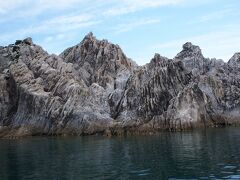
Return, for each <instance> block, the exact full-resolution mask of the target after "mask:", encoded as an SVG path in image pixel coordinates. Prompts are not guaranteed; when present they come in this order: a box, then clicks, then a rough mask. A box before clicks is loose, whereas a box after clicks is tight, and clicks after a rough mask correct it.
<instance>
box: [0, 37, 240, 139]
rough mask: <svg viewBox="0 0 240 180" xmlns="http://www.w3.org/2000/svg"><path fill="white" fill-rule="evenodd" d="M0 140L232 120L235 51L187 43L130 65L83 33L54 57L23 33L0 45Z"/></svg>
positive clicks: (237, 93) (236, 119)
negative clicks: (216, 55) (218, 54)
mask: <svg viewBox="0 0 240 180" xmlns="http://www.w3.org/2000/svg"><path fill="white" fill-rule="evenodd" d="M0 92H1V93H0V137H12V136H26V135H86V134H97V133H100V134H106V135H116V134H126V133H148V132H156V131H160V130H169V131H177V130H186V129H192V128H196V127H215V126H225V125H236V124H239V123H240V111H239V108H240V53H236V54H235V55H234V56H233V57H232V58H231V59H230V60H229V62H227V63H225V62H223V61H222V60H216V59H208V58H205V57H204V56H203V55H202V52H201V49H200V48H199V47H198V46H195V45H192V44H191V43H190V42H188V43H186V44H184V45H183V50H182V51H181V52H180V53H178V54H177V55H176V57H175V58H174V59H168V58H166V57H162V56H161V55H159V54H155V56H154V57H153V59H152V60H151V61H150V63H148V64H146V65H144V66H138V65H137V64H136V63H135V62H134V61H132V60H131V59H129V58H127V56H126V55H125V54H124V53H123V52H122V50H121V48H120V47H119V46H118V45H114V44H112V43H110V42H108V41H107V40H101V41H100V40H97V39H96V38H95V37H94V36H93V34H92V33H89V34H88V35H86V36H85V38H84V39H83V40H82V42H80V43H79V44H77V45H76V46H73V47H70V48H68V49H66V50H65V51H63V52H62V53H61V54H60V55H59V56H57V55H50V54H48V53H47V52H46V51H44V50H43V49H42V48H41V47H40V46H38V45H36V44H34V43H33V42H32V39H31V38H27V39H24V40H17V41H16V42H15V44H10V45H9V46H6V47H0Z"/></svg>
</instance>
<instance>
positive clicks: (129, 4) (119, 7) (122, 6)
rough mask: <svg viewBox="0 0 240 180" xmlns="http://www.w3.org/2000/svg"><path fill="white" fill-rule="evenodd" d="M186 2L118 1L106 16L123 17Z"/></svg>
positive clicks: (168, 0)
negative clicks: (148, 9) (123, 15)
mask: <svg viewBox="0 0 240 180" xmlns="http://www.w3.org/2000/svg"><path fill="white" fill-rule="evenodd" d="M184 1H185V0H122V1H117V3H116V4H115V6H114V7H113V8H110V9H108V10H107V11H105V12H104V14H105V15H111V16H113V15H122V14H128V13H133V12H136V11H139V10H143V9H147V8H156V7H160V6H164V5H175V4H179V3H182V2H184Z"/></svg>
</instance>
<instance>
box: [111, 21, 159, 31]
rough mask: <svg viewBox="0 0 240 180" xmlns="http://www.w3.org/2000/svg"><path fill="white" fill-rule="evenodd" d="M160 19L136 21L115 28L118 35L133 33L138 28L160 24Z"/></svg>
mask: <svg viewBox="0 0 240 180" xmlns="http://www.w3.org/2000/svg"><path fill="white" fill-rule="evenodd" d="M159 22H160V20H159V19H146V18H145V19H135V20H134V21H129V22H126V23H123V24H119V25H117V26H116V27H115V28H114V31H115V33H116V34H119V33H123V32H128V31H131V30H133V29H135V28H137V27H140V26H145V25H149V24H157V23H159Z"/></svg>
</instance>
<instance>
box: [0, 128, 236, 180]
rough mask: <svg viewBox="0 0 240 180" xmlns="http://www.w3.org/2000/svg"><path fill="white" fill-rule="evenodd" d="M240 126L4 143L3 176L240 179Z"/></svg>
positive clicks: (1, 145) (0, 169)
mask: <svg viewBox="0 0 240 180" xmlns="http://www.w3.org/2000/svg"><path fill="white" fill-rule="evenodd" d="M239 176H240V129H239V128H228V129H210V130H207V131H195V132H186V133H161V134H159V135H154V136H137V137H135V136H131V137H113V138H106V137H68V138H46V137H43V138H28V139H20V140H1V141H0V179H89V178H91V179H181V178H182V179H194V178H197V179H214V178H225V179H240V178H239Z"/></svg>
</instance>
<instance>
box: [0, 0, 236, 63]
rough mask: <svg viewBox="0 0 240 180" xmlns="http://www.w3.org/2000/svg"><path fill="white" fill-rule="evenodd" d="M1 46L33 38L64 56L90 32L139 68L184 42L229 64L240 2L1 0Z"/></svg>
mask: <svg viewBox="0 0 240 180" xmlns="http://www.w3.org/2000/svg"><path fill="white" fill-rule="evenodd" d="M0 1H1V2H0V32H1V33H0V45H8V44H10V43H14V42H15V40H16V39H23V38H25V37H29V36H31V37H32V38H33V41H34V43H36V44H39V45H41V46H42V47H43V48H44V49H45V50H47V51H48V52H49V53H55V54H58V53H61V52H62V51H63V50H64V49H66V48H67V47H70V46H73V45H75V44H77V43H79V42H80V41H81V40H82V39H83V37H84V36H85V35H86V34H87V33H88V32H90V31H92V32H93V34H94V35H95V36H96V37H97V38H98V39H108V40H109V41H110V42H112V43H115V44H119V45H120V46H121V48H122V49H123V51H124V52H125V54H126V55H127V56H128V57H129V58H132V59H133V60H135V61H136V62H137V63H138V64H141V65H142V64H145V63H147V62H149V61H150V59H151V58H152V57H153V56H154V54H155V53H159V54H161V55H163V56H166V57H169V58H173V57H174V56H175V55H176V54H177V53H178V52H179V51H181V49H182V44H184V43H185V42H187V41H191V42H192V43H193V44H196V45H199V46H200V47H201V49H202V51H203V54H204V56H205V57H210V58H212V57H216V58H220V59H223V60H224V61H228V59H229V58H230V57H231V56H232V55H233V54H234V53H235V52H239V51H240V11H239V8H240V1H239V0H0Z"/></svg>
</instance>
